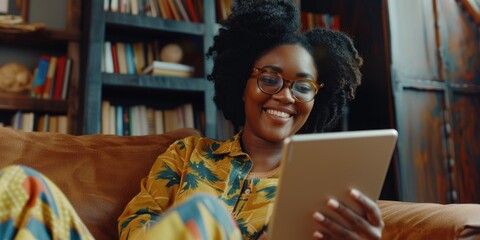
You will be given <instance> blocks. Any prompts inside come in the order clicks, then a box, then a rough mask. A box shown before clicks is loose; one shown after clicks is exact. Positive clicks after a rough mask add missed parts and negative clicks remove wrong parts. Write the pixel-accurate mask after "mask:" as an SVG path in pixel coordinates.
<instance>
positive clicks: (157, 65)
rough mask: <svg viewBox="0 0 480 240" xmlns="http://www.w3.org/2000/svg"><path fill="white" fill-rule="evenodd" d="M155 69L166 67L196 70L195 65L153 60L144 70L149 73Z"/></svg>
mask: <svg viewBox="0 0 480 240" xmlns="http://www.w3.org/2000/svg"><path fill="white" fill-rule="evenodd" d="M153 69H165V70H173V71H181V72H192V73H193V72H194V70H195V68H194V67H193V66H189V65H185V64H181V63H171V62H164V61H153V62H152V63H151V64H150V65H149V66H148V67H146V68H145V69H144V70H143V72H144V73H148V72H150V71H152V70H153Z"/></svg>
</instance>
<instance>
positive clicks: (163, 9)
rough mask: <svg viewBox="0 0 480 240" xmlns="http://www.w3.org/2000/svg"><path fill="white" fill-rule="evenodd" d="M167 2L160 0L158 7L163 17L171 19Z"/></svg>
mask: <svg viewBox="0 0 480 240" xmlns="http://www.w3.org/2000/svg"><path fill="white" fill-rule="evenodd" d="M165 4H167V2H166V1H165V0H158V8H159V11H160V15H161V16H162V18H163V19H171V16H170V11H169V9H168V6H167V5H165Z"/></svg>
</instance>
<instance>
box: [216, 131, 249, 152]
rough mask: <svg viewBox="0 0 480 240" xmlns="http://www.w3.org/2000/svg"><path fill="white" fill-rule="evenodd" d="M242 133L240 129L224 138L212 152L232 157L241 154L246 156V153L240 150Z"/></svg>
mask: <svg viewBox="0 0 480 240" xmlns="http://www.w3.org/2000/svg"><path fill="white" fill-rule="evenodd" d="M242 133H243V131H240V132H238V133H237V134H236V135H235V136H233V137H231V138H230V139H228V140H226V141H225V142H224V143H223V144H221V145H220V147H218V148H217V150H215V151H214V152H213V153H214V154H219V155H225V154H228V155H230V156H232V157H236V156H242V155H244V156H247V154H246V153H245V152H243V151H242V145H241V144H240V141H241V136H242Z"/></svg>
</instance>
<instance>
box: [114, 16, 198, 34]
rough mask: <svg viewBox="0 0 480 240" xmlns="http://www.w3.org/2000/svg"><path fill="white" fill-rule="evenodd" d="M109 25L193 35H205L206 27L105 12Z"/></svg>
mask: <svg viewBox="0 0 480 240" xmlns="http://www.w3.org/2000/svg"><path fill="white" fill-rule="evenodd" d="M105 21H106V23H107V24H116V25H122V26H128V27H135V28H146V29H150V30H152V29H153V30H159V31H168V32H175V33H185V34H192V35H203V34H204V32H205V27H204V24H203V23H191V22H185V21H176V20H164V19H161V18H158V17H157V18H156V17H149V16H141V15H129V14H121V13H112V12H105Z"/></svg>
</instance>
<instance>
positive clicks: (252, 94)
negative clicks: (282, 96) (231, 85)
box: [243, 79, 268, 103]
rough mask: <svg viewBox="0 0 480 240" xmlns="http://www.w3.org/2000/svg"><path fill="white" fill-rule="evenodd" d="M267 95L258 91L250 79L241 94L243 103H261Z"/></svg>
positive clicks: (255, 84)
mask: <svg viewBox="0 0 480 240" xmlns="http://www.w3.org/2000/svg"><path fill="white" fill-rule="evenodd" d="M266 97H268V95H266V94H265V93H263V92H262V91H260V89H258V87H257V82H256V81H255V80H252V79H250V80H249V81H248V82H247V85H246V86H245V90H244V92H243V101H245V103H246V102H261V101H263V100H264V99H265V98H266Z"/></svg>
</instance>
